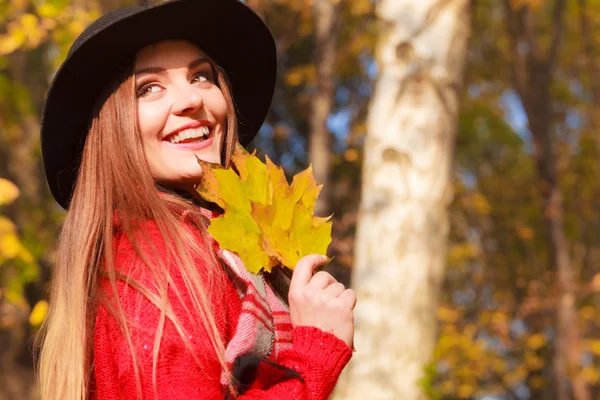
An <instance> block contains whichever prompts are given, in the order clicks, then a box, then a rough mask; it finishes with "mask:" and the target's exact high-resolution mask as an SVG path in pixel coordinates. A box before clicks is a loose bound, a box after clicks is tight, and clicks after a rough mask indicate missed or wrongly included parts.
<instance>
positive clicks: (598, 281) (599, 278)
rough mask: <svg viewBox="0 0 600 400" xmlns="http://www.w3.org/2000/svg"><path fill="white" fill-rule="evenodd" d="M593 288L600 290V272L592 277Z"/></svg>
mask: <svg viewBox="0 0 600 400" xmlns="http://www.w3.org/2000/svg"><path fill="white" fill-rule="evenodd" d="M592 288H593V289H594V290H595V291H596V292H600V273H597V274H596V275H594V278H593V279H592Z"/></svg>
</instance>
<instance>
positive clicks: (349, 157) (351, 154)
mask: <svg viewBox="0 0 600 400" xmlns="http://www.w3.org/2000/svg"><path fill="white" fill-rule="evenodd" d="M344 159H345V160H346V161H348V162H355V161H356V160H358V151H356V149H348V150H346V151H345V152H344Z"/></svg>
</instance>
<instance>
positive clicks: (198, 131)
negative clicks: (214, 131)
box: [169, 126, 209, 143]
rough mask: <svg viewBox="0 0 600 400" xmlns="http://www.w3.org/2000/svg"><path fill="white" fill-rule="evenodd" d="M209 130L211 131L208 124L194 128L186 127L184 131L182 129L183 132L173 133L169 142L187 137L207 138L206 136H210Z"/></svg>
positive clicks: (179, 140) (176, 141) (175, 141)
mask: <svg viewBox="0 0 600 400" xmlns="http://www.w3.org/2000/svg"><path fill="white" fill-rule="evenodd" d="M208 132H209V130H208V126H201V127H199V128H194V129H186V130H184V131H181V132H178V133H176V134H174V135H172V136H171V137H170V138H169V142H171V143H179V142H181V141H183V140H186V139H197V138H204V139H206V137H208Z"/></svg>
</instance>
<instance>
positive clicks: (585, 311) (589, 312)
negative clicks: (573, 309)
mask: <svg viewBox="0 0 600 400" xmlns="http://www.w3.org/2000/svg"><path fill="white" fill-rule="evenodd" d="M598 276H600V274H598V275H596V277H598ZM594 279H596V278H594ZM598 280H599V282H598V283H599V284H600V279H598ZM579 315H581V318H583V319H584V320H593V319H594V318H595V317H596V316H597V315H600V310H598V309H597V308H596V307H594V306H590V305H587V306H583V307H582V308H581V309H580V310H579Z"/></svg>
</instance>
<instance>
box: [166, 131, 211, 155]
mask: <svg viewBox="0 0 600 400" xmlns="http://www.w3.org/2000/svg"><path fill="white" fill-rule="evenodd" d="M212 142H213V131H212V130H210V131H209V132H208V137H207V138H206V139H202V140H200V139H199V138H197V139H196V140H194V141H190V142H187V143H186V142H185V141H183V142H179V143H171V142H170V141H169V140H163V143H165V144H166V145H167V146H169V147H173V148H175V149H178V150H188V151H189V150H200V149H204V148H206V147H209V146H210V145H211V144H212Z"/></svg>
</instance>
